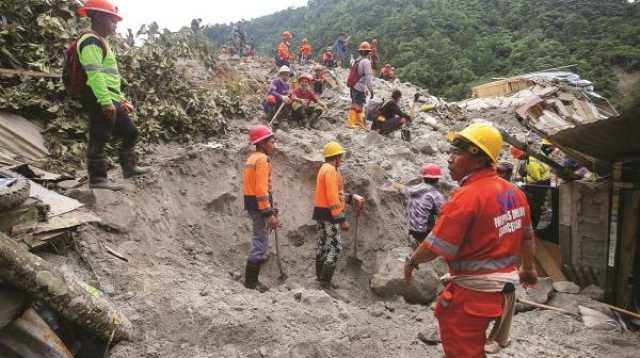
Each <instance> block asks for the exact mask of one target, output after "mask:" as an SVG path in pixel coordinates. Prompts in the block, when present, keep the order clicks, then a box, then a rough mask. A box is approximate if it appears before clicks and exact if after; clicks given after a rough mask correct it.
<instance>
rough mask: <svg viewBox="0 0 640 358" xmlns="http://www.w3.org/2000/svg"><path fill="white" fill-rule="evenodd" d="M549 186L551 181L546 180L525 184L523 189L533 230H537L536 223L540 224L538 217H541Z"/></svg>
mask: <svg viewBox="0 0 640 358" xmlns="http://www.w3.org/2000/svg"><path fill="white" fill-rule="evenodd" d="M550 185H551V180H550V179H547V180H542V181H539V182H536V183H535V184H527V185H525V187H524V192H525V194H526V195H527V200H528V201H529V208H530V209H531V224H532V225H533V229H534V230H536V229H537V227H538V222H540V216H541V215H542V209H543V206H544V202H545V201H546V200H547V193H548V192H549V186H550Z"/></svg>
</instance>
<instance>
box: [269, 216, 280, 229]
mask: <svg viewBox="0 0 640 358" xmlns="http://www.w3.org/2000/svg"><path fill="white" fill-rule="evenodd" d="M267 227H268V228H269V230H271V231H275V230H276V229H277V228H278V217H277V216H275V215H271V216H269V217H268V218H267Z"/></svg>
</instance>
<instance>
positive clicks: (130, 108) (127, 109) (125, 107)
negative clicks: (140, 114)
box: [120, 100, 136, 114]
mask: <svg viewBox="0 0 640 358" xmlns="http://www.w3.org/2000/svg"><path fill="white" fill-rule="evenodd" d="M120 105H121V106H122V109H123V110H124V111H125V112H127V113H128V114H131V113H133V112H135V111H136V108H135V107H134V106H133V105H132V104H131V103H129V101H127V100H123V101H122V102H120Z"/></svg>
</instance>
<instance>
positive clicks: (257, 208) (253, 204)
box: [243, 125, 278, 292]
mask: <svg viewBox="0 0 640 358" xmlns="http://www.w3.org/2000/svg"><path fill="white" fill-rule="evenodd" d="M249 141H250V142H251V144H252V145H255V146H256V150H255V152H253V153H251V154H250V155H249V158H248V159H247V162H246V164H245V166H244V175H243V192H244V208H245V210H247V212H248V213H249V216H250V217H251V221H252V224H253V235H252V237H251V246H250V249H249V257H248V258H247V266H246V269H245V279H244V286H245V287H246V288H250V289H255V290H258V291H260V292H265V291H267V290H268V289H269V288H268V287H267V286H266V285H264V284H262V283H261V282H260V281H259V280H258V276H259V275H260V269H261V268H262V265H264V263H265V262H266V261H267V253H268V251H269V233H270V232H271V231H275V230H277V228H278V216H277V215H276V212H275V210H274V209H273V196H272V195H271V159H270V157H271V155H272V154H273V150H274V149H275V138H274V136H273V131H272V130H271V128H269V127H267V126H265V125H257V126H255V127H252V128H251V129H250V130H249Z"/></svg>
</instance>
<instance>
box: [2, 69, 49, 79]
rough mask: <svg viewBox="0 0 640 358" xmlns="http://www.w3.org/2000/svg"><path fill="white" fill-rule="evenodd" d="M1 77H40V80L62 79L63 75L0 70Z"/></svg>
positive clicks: (20, 70)
mask: <svg viewBox="0 0 640 358" xmlns="http://www.w3.org/2000/svg"><path fill="white" fill-rule="evenodd" d="M0 76H3V77H15V76H25V77H39V78H61V77H62V75H59V74H57V73H47V72H39V71H31V70H22V69H18V70H14V69H10V68H0Z"/></svg>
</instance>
